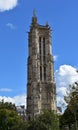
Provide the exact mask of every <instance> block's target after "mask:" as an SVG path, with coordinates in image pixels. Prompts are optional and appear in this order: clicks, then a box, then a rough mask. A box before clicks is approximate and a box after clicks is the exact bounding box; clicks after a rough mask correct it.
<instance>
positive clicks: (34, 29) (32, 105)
mask: <svg viewBox="0 0 78 130" xmlns="http://www.w3.org/2000/svg"><path fill="white" fill-rule="evenodd" d="M51 47H52V40H51V29H50V27H49V25H48V23H47V24H46V25H45V26H43V25H40V24H38V22H37V17H36V14H35V13H34V15H33V17H32V23H31V26H30V32H29V33H28V48H29V54H28V83H27V115H28V116H29V117H30V118H33V117H34V116H35V115H36V114H39V113H41V112H42V111H43V110H44V109H48V110H53V111H56V84H55V80H54V60H53V55H52V48H51Z"/></svg>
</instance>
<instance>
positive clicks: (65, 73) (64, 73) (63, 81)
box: [55, 65, 78, 105]
mask: <svg viewBox="0 0 78 130" xmlns="http://www.w3.org/2000/svg"><path fill="white" fill-rule="evenodd" d="M76 70H77V68H75V67H73V66H70V65H61V66H60V67H59V69H58V70H56V72H55V77H56V87H57V104H60V103H62V104H65V101H64V96H65V95H66V91H67V88H68V87H69V85H70V84H73V83H74V82H76V81H78V73H77V72H76ZM65 105H66V104H65Z"/></svg>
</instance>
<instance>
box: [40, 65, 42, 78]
mask: <svg viewBox="0 0 78 130" xmlns="http://www.w3.org/2000/svg"><path fill="white" fill-rule="evenodd" d="M40 80H42V67H41V66H40Z"/></svg>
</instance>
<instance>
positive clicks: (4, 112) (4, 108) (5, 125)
mask: <svg viewBox="0 0 78 130" xmlns="http://www.w3.org/2000/svg"><path fill="white" fill-rule="evenodd" d="M21 123H23V121H22V120H21V118H20V117H19V115H18V113H17V110H16V107H15V105H14V104H12V103H8V102H6V103H4V101H3V100H2V101H1V102H0V130H16V129H17V130H23V129H20V128H19V126H20V124H21Z"/></svg>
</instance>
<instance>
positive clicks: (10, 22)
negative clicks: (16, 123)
mask: <svg viewBox="0 0 78 130" xmlns="http://www.w3.org/2000/svg"><path fill="white" fill-rule="evenodd" d="M33 9H36V13H37V17H38V22H39V23H40V24H42V25H45V24H46V22H47V21H48V23H49V25H50V26H51V29H52V51H53V55H54V56H55V79H56V84H57V93H58V101H61V98H60V97H61V95H62V96H63V95H64V94H65V91H66V87H67V86H68V84H71V83H73V82H74V81H76V80H77V79H78V74H77V73H76V72H75V70H76V69H77V68H78V60H77V55H78V54H77V53H78V51H77V50H78V0H49V1H48V0H41V1H40V0H11V1H9V0H7V1H6V0H0V99H2V98H4V99H5V100H6V101H7V100H9V101H13V102H15V103H16V104H18V105H19V104H25V94H26V84H27V56H28V34H27V32H28V31H29V28H30V24H31V18H32V15H33ZM19 100H20V101H19Z"/></svg>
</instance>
